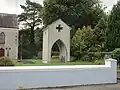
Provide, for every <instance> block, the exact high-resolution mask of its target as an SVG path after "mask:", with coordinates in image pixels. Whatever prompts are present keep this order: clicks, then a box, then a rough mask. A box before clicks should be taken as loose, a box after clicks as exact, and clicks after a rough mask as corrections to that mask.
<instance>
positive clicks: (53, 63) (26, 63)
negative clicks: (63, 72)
mask: <svg viewBox="0 0 120 90" xmlns="http://www.w3.org/2000/svg"><path fill="white" fill-rule="evenodd" d="M14 63H15V66H57V65H99V64H104V61H102V60H99V61H97V62H88V61H76V62H67V63H61V62H60V61H59V60H57V59H52V61H51V63H50V64H44V63H42V60H23V61H21V62H17V61H14Z"/></svg>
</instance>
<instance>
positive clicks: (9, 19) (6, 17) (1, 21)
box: [0, 13, 18, 28]
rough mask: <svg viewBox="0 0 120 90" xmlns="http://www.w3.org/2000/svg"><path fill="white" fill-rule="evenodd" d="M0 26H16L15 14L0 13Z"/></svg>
mask: <svg viewBox="0 0 120 90" xmlns="http://www.w3.org/2000/svg"><path fill="white" fill-rule="evenodd" d="M0 27H2V28H18V22H17V15H15V14H6V13H0Z"/></svg>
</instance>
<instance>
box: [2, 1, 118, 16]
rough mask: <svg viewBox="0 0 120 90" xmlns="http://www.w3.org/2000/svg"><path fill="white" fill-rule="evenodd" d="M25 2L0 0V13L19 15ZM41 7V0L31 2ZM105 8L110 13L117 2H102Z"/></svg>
mask: <svg viewBox="0 0 120 90" xmlns="http://www.w3.org/2000/svg"><path fill="white" fill-rule="evenodd" d="M25 1H26V0H0V13H10V14H20V13H21V12H22V10H21V8H20V5H21V4H22V5H24V4H25ZM31 1H34V2H37V3H40V4H42V5H43V0H31ZM102 1H103V4H104V5H105V6H107V9H106V11H110V10H111V9H112V6H113V5H114V4H116V3H117V0H102Z"/></svg>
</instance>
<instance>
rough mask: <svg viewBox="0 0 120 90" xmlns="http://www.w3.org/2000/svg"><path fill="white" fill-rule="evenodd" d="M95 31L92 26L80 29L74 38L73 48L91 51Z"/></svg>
mask: <svg viewBox="0 0 120 90" xmlns="http://www.w3.org/2000/svg"><path fill="white" fill-rule="evenodd" d="M92 36H93V32H92V29H91V27H90V26H87V27H83V29H78V30H77V32H76V34H75V36H74V37H73V39H72V42H71V43H72V46H71V50H72V51H73V52H74V51H80V52H89V51H90V47H91V46H92V43H93V40H92Z"/></svg>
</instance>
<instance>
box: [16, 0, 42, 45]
mask: <svg viewBox="0 0 120 90" xmlns="http://www.w3.org/2000/svg"><path fill="white" fill-rule="evenodd" d="M20 6H21V8H22V9H23V10H24V12H23V13H21V14H20V15H18V20H19V22H20V23H21V24H22V25H23V26H24V28H25V29H29V30H30V43H35V40H34V31H35V29H36V28H37V27H39V25H40V24H41V23H42V19H41V16H40V13H41V10H42V6H41V5H40V4H38V3H36V2H31V1H30V0H26V3H25V5H20Z"/></svg>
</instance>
